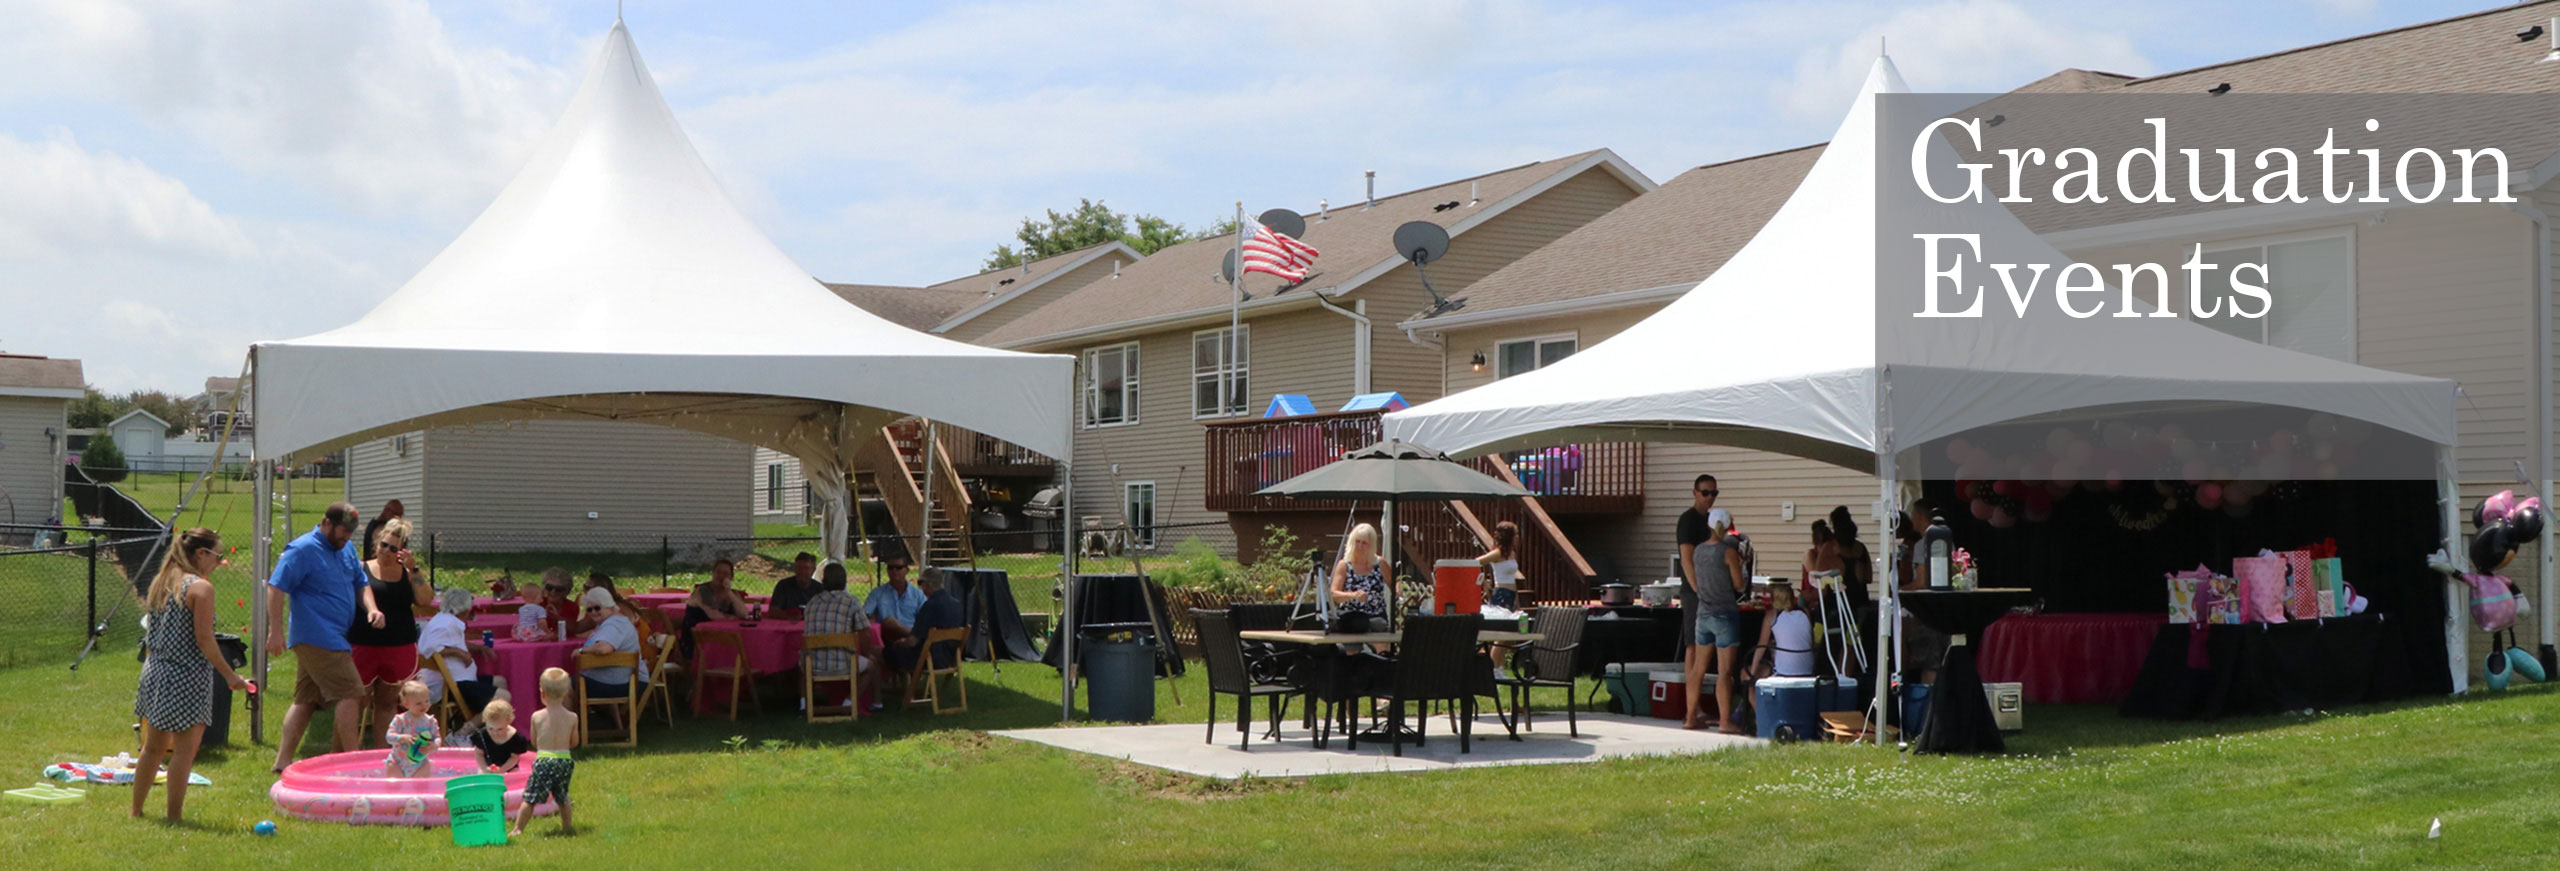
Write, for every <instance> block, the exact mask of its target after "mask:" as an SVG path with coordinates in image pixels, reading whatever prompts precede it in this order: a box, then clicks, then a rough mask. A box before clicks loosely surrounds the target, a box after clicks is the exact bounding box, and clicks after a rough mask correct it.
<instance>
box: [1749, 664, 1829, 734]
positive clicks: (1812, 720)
mask: <svg viewBox="0 0 2560 871" xmlns="http://www.w3.org/2000/svg"><path fill="white" fill-rule="evenodd" d="M1815 681H1816V679H1815V678H1810V677H1764V678H1761V679H1760V682H1759V683H1758V684H1756V685H1754V686H1753V687H1752V690H1751V710H1752V713H1753V716H1754V718H1755V719H1757V720H1759V725H1760V737H1762V738H1776V737H1778V736H1779V730H1780V729H1785V730H1786V733H1785V734H1786V736H1787V737H1788V738H1790V739H1801V738H1810V737H1813V736H1816V735H1820V734H1822V702H1823V699H1822V696H1823V693H1822V692H1821V688H1820V687H1817V686H1816V685H1815Z"/></svg>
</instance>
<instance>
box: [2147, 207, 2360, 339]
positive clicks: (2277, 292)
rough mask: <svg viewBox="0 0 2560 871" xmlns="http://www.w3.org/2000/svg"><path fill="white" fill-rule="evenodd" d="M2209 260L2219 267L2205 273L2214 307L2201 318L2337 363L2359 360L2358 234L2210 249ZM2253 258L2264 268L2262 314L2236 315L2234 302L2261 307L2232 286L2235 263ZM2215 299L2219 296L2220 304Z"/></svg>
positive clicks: (2206, 258)
mask: <svg viewBox="0 0 2560 871" xmlns="http://www.w3.org/2000/svg"><path fill="white" fill-rule="evenodd" d="M2204 261H2205V262H2206V263H2210V264H2213V265H2214V266H2216V267H2218V268H2216V269H2214V270H2212V271H2211V272H2208V273H2206V279H2205V282H2204V284H2205V299H2206V300H2207V304H2208V305H2213V306H2215V308H2216V309H2217V311H2216V312H2215V316H2213V317H2196V313H2195V312H2192V311H2191V312H2188V315H2189V316H2190V317H2194V318H2195V320H2196V321H2197V322H2198V323H2202V324H2204V325H2205V326H2208V327H2212V328H2214V329H2217V330H2221V331H2223V332H2225V333H2229V334H2231V335H2234V336H2239V337H2240V338H2243V339H2248V340H2249V341H2252V342H2264V343H2266V344H2269V345H2274V346H2276V347H2279V348H2284V349H2286V350H2289V351H2301V352H2303V353H2305V354H2317V355H2320V356H2322V357H2327V358H2330V359H2332V360H2344V361H2347V362H2354V361H2355V358H2356V288H2355V244H2354V238H2353V237H2352V236H2349V235H2347V234H2343V233H2331V234H2328V235H2322V236H2314V237H2310V238H2300V237H2297V238H2292V239H2281V240H2274V241H2269V242H2265V243H2259V244H2248V245H2240V246H2236V247H2229V248H2222V249H2219V250H2216V249H2213V248H2210V247H2208V248H2207V249H2205V252H2204ZM2242 263H2255V264H2258V265H2260V266H2264V267H2266V270H2267V277H2266V288H2267V296H2268V300H2269V301H2268V304H2267V313H2266V316H2265V317H2259V318H2246V317H2240V316H2237V315H2234V314H2232V313H2231V304H2232V302H2233V301H2234V300H2237V301H2239V302H2243V303H2247V304H2249V306H2250V307H2251V308H2255V307H2256V301H2254V300H2249V299H2246V298H2243V297H2238V296H2237V295H2236V294H2233V293H2232V291H2231V267H2233V266H2237V265H2239V264H2242ZM2217 300H2218V301H2217Z"/></svg>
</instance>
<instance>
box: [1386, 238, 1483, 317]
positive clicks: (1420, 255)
mask: <svg viewBox="0 0 2560 871" xmlns="http://www.w3.org/2000/svg"><path fill="white" fill-rule="evenodd" d="M1395 244H1396V255H1397V256H1400V257H1403V258H1404V259H1405V260H1406V262H1409V263H1412V264H1413V270H1414V271H1415V272H1416V273H1419V274H1420V275H1421V277H1422V289H1423V290H1425V291H1428V292H1430V294H1431V311H1429V312H1428V314H1435V315H1436V314H1442V313H1445V312H1451V311H1456V310H1458V309H1461V308H1465V307H1466V305H1467V301H1466V300H1463V299H1449V298H1447V297H1444V296H1441V295H1440V290H1439V289H1438V288H1435V287H1432V286H1431V270H1428V269H1425V268H1423V264H1426V263H1430V262H1431V261H1434V260H1438V259H1440V258H1442V257H1447V256H1449V231H1448V230H1446V229H1443V228H1442V227H1441V226H1440V225H1438V224H1434V223H1431V222H1430V221H1406V222H1405V224H1404V226H1401V227H1397V228H1396V235H1395Z"/></svg>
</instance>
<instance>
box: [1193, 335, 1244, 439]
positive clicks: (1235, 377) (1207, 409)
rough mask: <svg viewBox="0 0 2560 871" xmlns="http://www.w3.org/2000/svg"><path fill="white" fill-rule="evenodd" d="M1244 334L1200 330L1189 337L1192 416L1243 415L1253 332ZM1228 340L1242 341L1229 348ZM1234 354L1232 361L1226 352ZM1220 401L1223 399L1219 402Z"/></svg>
mask: <svg viewBox="0 0 2560 871" xmlns="http://www.w3.org/2000/svg"><path fill="white" fill-rule="evenodd" d="M1237 329H1239V330H1242V331H1243V332H1229V331H1227V330H1201V331H1200V332H1196V333H1192V334H1191V416H1192V417H1232V416H1235V415H1239V414H1243V413H1245V390H1246V387H1245V370H1247V369H1248V368H1251V367H1249V366H1248V365H1246V364H1247V363H1250V362H1251V360H1252V358H1251V354H1252V353H1253V328H1251V327H1245V326H1238V327H1237ZM1230 336H1242V337H1243V340H1242V341H1239V342H1235V343H1233V344H1232V345H1230V344H1229V337H1230ZM1230 350H1233V351H1234V352H1235V355H1234V357H1233V358H1232V359H1230V358H1229V357H1228V354H1227V352H1228V351H1230ZM1222 397H1223V398H1222Z"/></svg>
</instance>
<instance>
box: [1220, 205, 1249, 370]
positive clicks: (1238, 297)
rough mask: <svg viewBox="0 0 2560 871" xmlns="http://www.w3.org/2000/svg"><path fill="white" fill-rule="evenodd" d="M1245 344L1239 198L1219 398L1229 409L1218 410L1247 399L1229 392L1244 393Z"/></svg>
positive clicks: (1242, 240)
mask: <svg viewBox="0 0 2560 871" xmlns="http://www.w3.org/2000/svg"><path fill="white" fill-rule="evenodd" d="M1243 345H1244V201H1243V200H1237V201H1236V271H1235V274H1234V275H1233V276H1230V277H1228V279H1227V377H1225V378H1223V379H1220V384H1221V386H1220V387H1219V388H1218V397H1219V399H1220V401H1223V402H1225V403H1226V408H1220V409H1218V410H1219V411H1220V412H1221V413H1223V412H1225V411H1226V410H1227V409H1228V408H1234V407H1235V404H1236V403H1235V401H1236V400H1238V399H1243V398H1244V397H1243V396H1241V395H1230V393H1241V392H1242V391H1243V388H1242V387H1241V386H1239V385H1237V384H1236V376H1237V375H1238V374H1240V373H1238V372H1237V371H1236V369H1237V363H1238V361H1240V360H1241V359H1242V357H1243V352H1242V346H1243Z"/></svg>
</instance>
